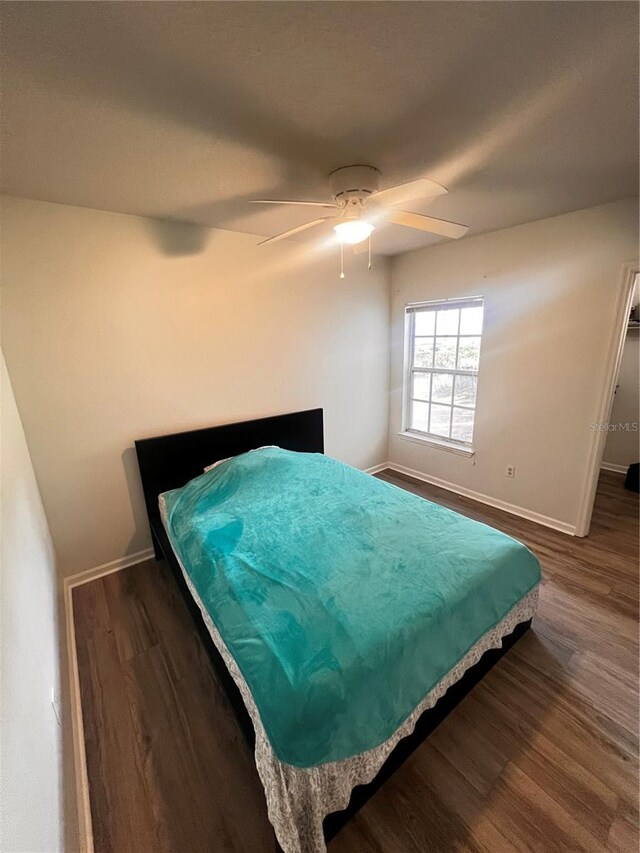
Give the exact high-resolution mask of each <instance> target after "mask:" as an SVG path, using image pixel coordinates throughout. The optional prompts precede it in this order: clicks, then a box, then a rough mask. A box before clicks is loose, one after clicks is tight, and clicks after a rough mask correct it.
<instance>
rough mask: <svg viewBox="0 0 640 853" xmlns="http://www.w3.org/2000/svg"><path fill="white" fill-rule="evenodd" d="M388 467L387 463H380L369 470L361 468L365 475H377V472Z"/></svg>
mask: <svg viewBox="0 0 640 853" xmlns="http://www.w3.org/2000/svg"><path fill="white" fill-rule="evenodd" d="M388 467H389V463H388V462H381V463H380V464H379V465H373V466H372V467H371V468H363V469H362V470H363V472H364V473H365V474H377V473H378V471H384V469H385V468H388Z"/></svg>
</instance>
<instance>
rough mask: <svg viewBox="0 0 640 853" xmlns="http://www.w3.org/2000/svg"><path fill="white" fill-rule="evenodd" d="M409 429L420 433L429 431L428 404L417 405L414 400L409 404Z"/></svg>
mask: <svg viewBox="0 0 640 853" xmlns="http://www.w3.org/2000/svg"><path fill="white" fill-rule="evenodd" d="M411 429H419V430H422V432H427V431H428V429H429V404H428V403H418V402H416V401H415V400H414V401H413V402H412V403H411Z"/></svg>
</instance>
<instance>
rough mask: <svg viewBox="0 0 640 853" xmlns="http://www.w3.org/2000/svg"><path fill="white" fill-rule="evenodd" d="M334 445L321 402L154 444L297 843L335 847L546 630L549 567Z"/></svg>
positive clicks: (191, 583) (269, 780)
mask: <svg viewBox="0 0 640 853" xmlns="http://www.w3.org/2000/svg"><path fill="white" fill-rule="evenodd" d="M323 445H324V439H323V417H322V410H320V409H315V410H311V411H307V412H296V413H292V414H287V415H281V416H277V417H273V418H263V419H260V420H254V421H248V422H243V423H239V424H229V425H224V426H219V427H212V428H209V429H204V430H197V431H193V432H187V433H179V434H176V435H171V436H160V437H157V438H151V439H143V440H141V441H137V442H136V450H137V454H138V460H139V466H140V472H141V478H142V484H143V490H144V495H145V501H146V506H147V512H148V516H149V524H150V528H151V534H152V539H153V544H154V549H155V553H156V557H157V558H158V559H160V558H162V557H164V558H166V559H167V561H168V562H169V564H170V566H171V568H172V571H173V573H174V576H175V577H176V580H177V582H178V583H179V585H180V588H181V590H182V591H183V594H184V597H185V599H186V601H187V603H188V606H189V608H190V610H191V612H192V614H193V616H194V619H195V621H196V624H197V626H198V628H199V630H200V632H201V635H202V637H203V640H204V642H205V644H206V646H207V648H208V650H209V652H210V654H211V657H212V660H213V662H214V664H215V666H216V669H217V671H218V673H219V675H220V678H221V680H222V683H223V685H224V686H225V689H226V690H227V692H228V694H229V698H230V700H231V703H232V705H233V707H234V709H235V711H236V715H237V717H238V721H239V723H240V725H241V728H242V730H243V731H244V733H245V735H246V736H247V738H248V739H249V740H250V742H251V743H252V744H253V746H254V751H255V758H256V767H257V770H258V773H259V776H260V778H261V781H262V783H263V787H264V790H265V796H266V801H267V808H268V813H269V818H270V820H271V823H272V825H273V827H274V830H275V834H276V838H277V840H278V842H279V844H280V846H281V848H282V849H283V850H284V851H285V853H316V851H318V853H320V852H321V851H324V850H325V849H326V848H325V843H326V841H328V840H329V839H330V838H331V837H332V836H333V835H334V834H335V832H337V831H338V829H339V828H340V827H341V826H342V824H343V823H344V822H345V820H346V819H348V817H349V816H350V815H351V814H352V813H354V812H355V811H356V810H357V809H358V808H359V807H360V806H361V805H362V804H363V803H364V802H365V801H366V800H367V799H368V797H369V796H371V794H372V793H373V792H374V791H375V790H376V789H377V788H378V787H379V786H380V785H381V784H382V782H383V781H384V780H385V779H386V778H388V776H389V775H390V773H391V772H393V770H394V769H395V768H396V767H397V766H398V765H399V763H401V761H402V760H403V759H404V757H406V755H407V754H409V753H410V752H411V751H412V750H413V749H414V748H415V747H416V746H417V745H418V744H419V743H420V742H421V741H422V740H423V739H424V737H425V736H426V735H427V734H428V732H429V731H431V730H432V729H433V728H434V727H435V726H436V725H437V724H438V722H440V720H441V719H443V718H444V716H446V714H447V713H448V712H449V710H451V708H452V707H454V706H455V704H457V702H458V701H459V700H460V699H461V698H462V696H464V695H465V693H466V692H468V690H469V689H470V688H471V687H472V686H473V684H474V683H476V682H477V680H478V679H479V678H480V677H481V676H482V675H483V674H484V672H486V671H487V670H488V669H489V668H490V667H491V666H492V665H493V664H494V663H495V662H496V660H497V659H498V658H499V657H500V655H501V654H502V653H504V651H505V650H506V649H507V648H508V647H509V646H510V645H511V644H512V643H513V642H515V640H517V639H518V637H519V636H521V634H522V633H524V631H525V630H526V629H527V628H528V627H529V625H530V622H531V617H532V615H533V613H534V611H535V608H536V604H537V597H538V584H539V581H540V570H539V565H538V562H537V560H536V558H535V557H534V556H533V555H532V554H531V553H530V552H529V551H528V550H527V549H526V548H525V547H524V546H523V545H521V544H520V543H518V542H516V541H515V540H513V539H511V538H510V537H508V536H505V535H504V534H502V533H500V532H499V531H496V530H494V529H493V528H490V527H487V526H486V525H482V524H479V523H477V522H474V521H471V520H470V519H467V518H465V517H463V516H460V515H458V514H457V513H454V512H451V511H450V510H447V509H445V508H444V507H441V506H439V505H437V504H432V503H430V502H429V501H424V500H423V499H421V498H418V497H416V496H415V495H412V494H410V493H409V492H405V491H404V490H402V489H397V488H396V487H394V486H392V485H390V484H388V483H385V482H384V481H381V480H376V479H375V478H372V477H370V476H369V475H366V474H363V473H362V472H359V471H357V470H356V469H353V468H350V467H349V466H345V465H343V464H342V463H340V462H338V461H336V460H333V459H331V458H330V457H327V456H324V455H323V450H324V446H323ZM205 469H208V470H206V471H205Z"/></svg>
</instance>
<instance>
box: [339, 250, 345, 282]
mask: <svg viewBox="0 0 640 853" xmlns="http://www.w3.org/2000/svg"><path fill="white" fill-rule="evenodd" d="M340 278H344V243H340Z"/></svg>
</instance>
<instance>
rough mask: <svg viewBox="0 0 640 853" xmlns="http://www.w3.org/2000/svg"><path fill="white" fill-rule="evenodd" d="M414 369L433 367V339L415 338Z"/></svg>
mask: <svg viewBox="0 0 640 853" xmlns="http://www.w3.org/2000/svg"><path fill="white" fill-rule="evenodd" d="M413 366H414V367H433V338H416V342H415V346H414V348H413Z"/></svg>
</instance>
